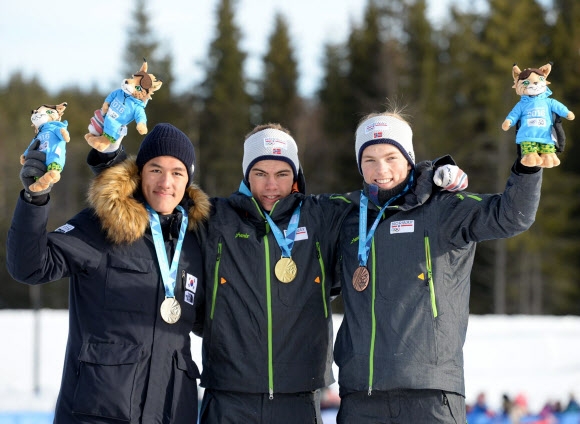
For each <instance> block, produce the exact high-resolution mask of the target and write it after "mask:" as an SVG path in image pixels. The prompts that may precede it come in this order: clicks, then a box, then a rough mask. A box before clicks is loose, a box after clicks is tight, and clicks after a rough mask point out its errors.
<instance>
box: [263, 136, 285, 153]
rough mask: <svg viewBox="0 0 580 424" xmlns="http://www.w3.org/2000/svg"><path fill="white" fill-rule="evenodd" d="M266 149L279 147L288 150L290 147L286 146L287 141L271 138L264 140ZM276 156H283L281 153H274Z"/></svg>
mask: <svg viewBox="0 0 580 424" xmlns="http://www.w3.org/2000/svg"><path fill="white" fill-rule="evenodd" d="M264 147H266V148H268V147H272V148H275V147H278V148H279V149H287V148H288V145H287V144H286V140H281V139H279V138H274V137H269V138H265V139H264ZM274 154H281V153H274Z"/></svg>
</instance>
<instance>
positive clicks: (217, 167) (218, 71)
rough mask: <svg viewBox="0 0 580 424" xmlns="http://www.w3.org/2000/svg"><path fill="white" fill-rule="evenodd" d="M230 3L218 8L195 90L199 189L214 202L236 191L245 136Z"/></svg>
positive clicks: (246, 112) (225, 0)
mask: <svg viewBox="0 0 580 424" xmlns="http://www.w3.org/2000/svg"><path fill="white" fill-rule="evenodd" d="M233 3H234V1H233V0H220V2H219V5H218V10H217V17H218V19H217V22H218V24H217V34H216V37H215V39H214V40H213V41H212V42H211V45H210V51H209V57H208V62H207V63H206V65H205V68H206V77H205V80H204V81H203V83H202V85H201V87H200V90H201V98H202V106H201V108H202V110H201V116H200V125H199V128H200V133H199V140H200V143H199V148H198V151H199V152H200V154H199V157H200V160H198V170H200V174H201V185H202V187H203V188H204V189H205V190H206V191H207V192H208V193H210V194H211V195H220V196H223V195H228V194H230V193H232V192H233V191H235V190H237V188H238V185H239V182H240V179H241V178H240V177H241V168H242V154H243V143H244V136H245V135H246V134H247V133H248V132H249V131H250V130H251V126H250V107H251V99H250V96H249V95H248V94H247V91H246V80H245V77H244V74H243V64H244V60H245V57H246V55H245V53H243V52H242V51H241V50H240V48H239V46H238V43H239V40H240V31H239V29H238V27H237V26H236V24H235V22H234V5H233Z"/></svg>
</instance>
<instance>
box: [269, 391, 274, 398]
mask: <svg viewBox="0 0 580 424" xmlns="http://www.w3.org/2000/svg"><path fill="white" fill-rule="evenodd" d="M268 399H270V400H272V399H274V392H273V391H272V389H270V396H269V397H268Z"/></svg>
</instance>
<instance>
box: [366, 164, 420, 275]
mask: <svg viewBox="0 0 580 424" xmlns="http://www.w3.org/2000/svg"><path fill="white" fill-rule="evenodd" d="M412 183H413V173H411V177H410V178H409V182H408V183H407V185H406V186H405V188H404V189H403V191H402V192H400V193H399V194H397V195H396V196H393V197H391V198H390V199H389V200H388V201H387V202H386V203H385V204H384V205H383V207H382V208H381V210H380V211H379V213H378V215H377V217H376V218H375V222H374V223H373V226H372V227H371V228H370V230H369V231H368V233H367V212H368V208H367V206H368V203H369V199H368V197H367V196H366V195H365V194H364V193H363V191H362V190H361V192H360V209H359V211H360V213H359V221H358V263H359V265H360V266H364V267H366V266H367V261H368V260H369V251H370V247H371V243H372V241H373V236H374V235H375V231H376V229H377V226H378V225H379V222H380V220H381V216H382V215H383V212H384V211H385V209H387V207H388V206H389V205H390V204H391V203H393V202H394V201H395V200H396V199H398V198H399V197H401V196H402V195H403V194H405V193H406V192H407V191H408V190H409V187H411V184H412Z"/></svg>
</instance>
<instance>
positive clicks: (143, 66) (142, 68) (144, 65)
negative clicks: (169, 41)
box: [139, 58, 147, 72]
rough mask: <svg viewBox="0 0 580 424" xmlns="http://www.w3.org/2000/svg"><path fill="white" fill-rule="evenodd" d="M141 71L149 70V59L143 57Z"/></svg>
mask: <svg viewBox="0 0 580 424" xmlns="http://www.w3.org/2000/svg"><path fill="white" fill-rule="evenodd" d="M139 72H147V60H146V59H145V58H143V65H141V69H139Z"/></svg>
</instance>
